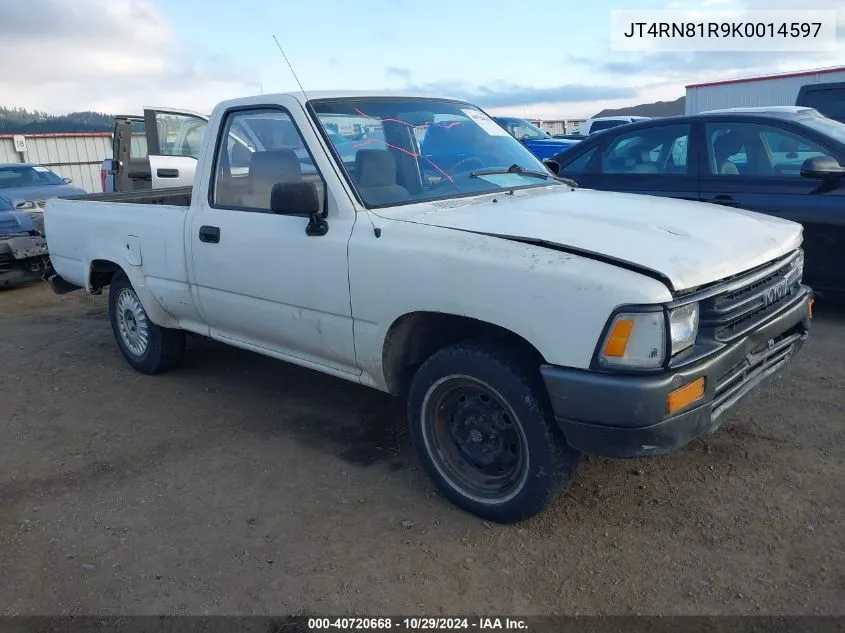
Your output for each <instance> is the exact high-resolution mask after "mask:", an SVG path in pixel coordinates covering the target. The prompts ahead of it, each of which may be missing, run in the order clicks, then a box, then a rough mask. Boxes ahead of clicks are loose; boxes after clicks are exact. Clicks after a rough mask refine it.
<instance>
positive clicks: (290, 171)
mask: <svg viewBox="0 0 845 633" xmlns="http://www.w3.org/2000/svg"><path fill="white" fill-rule="evenodd" d="M247 179H248V184H247V191H246V193H244V195H243V198H242V206H244V207H248V208H251V209H264V210H266V211H269V210H270V192H271V191H272V190H273V185H275V184H277V183H280V182H301V181H302V167H301V166H300V164H299V157H297V155H296V152H294V151H293V150H273V151H269V152H255V153H254V154H253V155H252V156H250V159H249V175H248V176H247Z"/></svg>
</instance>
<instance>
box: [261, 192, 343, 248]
mask: <svg viewBox="0 0 845 633" xmlns="http://www.w3.org/2000/svg"><path fill="white" fill-rule="evenodd" d="M270 211H271V212H273V213H275V214H277V215H304V216H308V218H309V221H308V226H306V227H305V233H306V234H307V235H315V236H320V235H325V234H326V233H328V231H329V224H328V222H326V220H325V218H324V217H323V210H322V209H321V208H320V196H319V194H318V193H317V185H316V184H314V183H313V182H279V183H276V184H275V185H273V189H272V190H271V191H270Z"/></svg>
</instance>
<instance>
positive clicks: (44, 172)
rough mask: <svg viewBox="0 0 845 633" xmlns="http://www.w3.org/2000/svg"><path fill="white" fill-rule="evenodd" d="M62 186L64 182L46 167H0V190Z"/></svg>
mask: <svg viewBox="0 0 845 633" xmlns="http://www.w3.org/2000/svg"><path fill="white" fill-rule="evenodd" d="M63 184H65V183H64V180H62V179H61V178H59V177H58V176H57V175H56V174H54V173H53V172H52V171H50V170H49V169H47V168H46V167H41V166H40V165H35V166H33V165H14V166H9V167H0V189H12V188H15V187H42V186H44V185H63Z"/></svg>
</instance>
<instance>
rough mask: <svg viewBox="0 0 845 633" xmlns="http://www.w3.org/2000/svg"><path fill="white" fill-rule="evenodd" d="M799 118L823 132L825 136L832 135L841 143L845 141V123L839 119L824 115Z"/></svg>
mask: <svg viewBox="0 0 845 633" xmlns="http://www.w3.org/2000/svg"><path fill="white" fill-rule="evenodd" d="M799 120H800V121H801V123H803V124H804V125H806V126H807V127H808V128H811V129H813V130H815V131H816V132H821V133H822V134H824V135H825V136H830V137H831V138H833V139H835V140H837V141H839V142H840V143H845V123H840V122H839V121H834V120H833V119H828V118H827V117H823V116H808V117H806V118H801V119H799Z"/></svg>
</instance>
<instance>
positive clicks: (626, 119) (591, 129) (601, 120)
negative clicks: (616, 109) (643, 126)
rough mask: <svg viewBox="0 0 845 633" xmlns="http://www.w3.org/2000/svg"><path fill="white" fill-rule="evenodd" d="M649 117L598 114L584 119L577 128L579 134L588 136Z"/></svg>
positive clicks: (649, 118)
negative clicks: (578, 128)
mask: <svg viewBox="0 0 845 633" xmlns="http://www.w3.org/2000/svg"><path fill="white" fill-rule="evenodd" d="M650 120H651V117H647V116H627V115H620V116H598V117H592V118H589V119H587V120H586V121H584V124H583V125H582V126H581V129H580V130H578V134H579V135H580V136H582V137H583V136H589V135H590V134H595V133H596V132H601V131H602V130H609V129H611V128H614V127H619V126H620V125H627V124H628V123H636V122H638V121H650Z"/></svg>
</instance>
